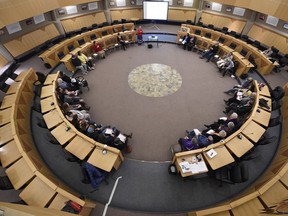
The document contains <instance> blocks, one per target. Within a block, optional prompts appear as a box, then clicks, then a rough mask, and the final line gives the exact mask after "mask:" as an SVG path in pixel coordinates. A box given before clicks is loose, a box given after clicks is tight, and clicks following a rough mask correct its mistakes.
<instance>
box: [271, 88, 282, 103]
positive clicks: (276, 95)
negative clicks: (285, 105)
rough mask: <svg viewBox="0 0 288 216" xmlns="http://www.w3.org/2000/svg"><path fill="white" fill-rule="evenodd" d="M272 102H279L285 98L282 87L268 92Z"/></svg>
mask: <svg viewBox="0 0 288 216" xmlns="http://www.w3.org/2000/svg"><path fill="white" fill-rule="evenodd" d="M270 94H271V98H272V101H279V100H281V99H282V98H283V97H284V96H285V91H284V89H283V87H282V86H276V87H275V88H274V89H273V90H272V91H270Z"/></svg>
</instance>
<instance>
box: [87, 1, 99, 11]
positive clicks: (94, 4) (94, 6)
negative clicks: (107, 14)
mask: <svg viewBox="0 0 288 216" xmlns="http://www.w3.org/2000/svg"><path fill="white" fill-rule="evenodd" d="M96 9H98V3H97V2H92V3H89V4H88V10H96Z"/></svg>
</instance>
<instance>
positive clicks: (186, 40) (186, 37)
mask: <svg viewBox="0 0 288 216" xmlns="http://www.w3.org/2000/svg"><path fill="white" fill-rule="evenodd" d="M190 39H191V37H190V34H189V33H187V34H186V35H185V36H184V37H183V40H182V45H183V49H184V50H186V46H187V45H188V43H189V41H190Z"/></svg>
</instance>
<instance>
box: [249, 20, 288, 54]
mask: <svg viewBox="0 0 288 216" xmlns="http://www.w3.org/2000/svg"><path fill="white" fill-rule="evenodd" d="M248 36H249V37H251V38H254V39H255V40H258V41H260V42H261V43H264V44H266V45H268V46H275V47H276V48H277V49H279V50H280V52H282V53H288V37H287V36H284V35H281V34H279V33H277V32H273V31H272V30H269V29H267V28H264V27H262V26H260V25H257V24H254V25H253V26H252V27H251V29H250V30H249V32H248Z"/></svg>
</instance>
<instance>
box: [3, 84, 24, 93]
mask: <svg viewBox="0 0 288 216" xmlns="http://www.w3.org/2000/svg"><path fill="white" fill-rule="evenodd" d="M21 84H22V83H21V82H14V83H13V84H12V85H11V86H10V87H9V89H8V91H7V92H6V95H9V94H14V93H16V92H17V91H18V88H19V86H20V85H21Z"/></svg>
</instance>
